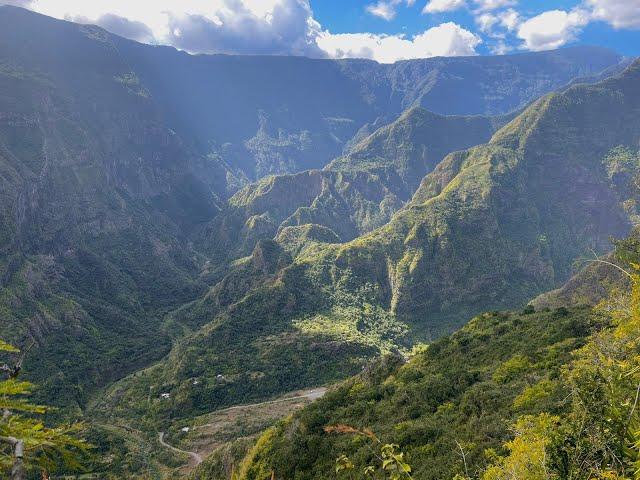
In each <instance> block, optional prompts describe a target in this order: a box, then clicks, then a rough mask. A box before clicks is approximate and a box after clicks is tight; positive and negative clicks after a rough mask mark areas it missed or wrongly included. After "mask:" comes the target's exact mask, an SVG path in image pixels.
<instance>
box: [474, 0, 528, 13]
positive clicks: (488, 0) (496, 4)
mask: <svg viewBox="0 0 640 480" xmlns="http://www.w3.org/2000/svg"><path fill="white" fill-rule="evenodd" d="M474 3H475V4H476V6H477V7H478V10H479V11H481V12H488V11H491V10H498V9H499V8H504V7H511V6H513V5H515V4H517V3H518V2H517V0H474Z"/></svg>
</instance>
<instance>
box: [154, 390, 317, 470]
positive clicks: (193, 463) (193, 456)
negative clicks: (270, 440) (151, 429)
mask: <svg viewBox="0 0 640 480" xmlns="http://www.w3.org/2000/svg"><path fill="white" fill-rule="evenodd" d="M326 391H327V389H326V388H315V389H313V390H308V391H306V392H303V393H302V394H301V395H296V396H294V397H283V398H278V399H276V400H267V401H266V402H259V403H251V404H249V405H235V406H233V407H229V408H223V409H222V410H216V411H215V412H211V414H218V413H225V412H230V411H233V410H241V409H245V408H252V407H259V406H261V405H270V404H273V403H283V402H289V401H291V400H301V399H303V398H304V399H307V400H311V401H314V400H317V399H318V398H321V397H322V396H324V394H325V393H326ZM213 426H215V424H213V423H206V424H204V425H196V426H194V427H193V428H194V429H196V428H205V427H213ZM164 435H165V433H164V432H158V441H159V442H160V445H162V446H163V447H165V448H168V449H169V450H173V451H174V452H177V453H183V454H185V455H188V456H189V467H191V468H195V467H197V466H198V465H200V464H201V463H202V460H203V459H202V456H201V455H200V454H199V453H197V452H189V451H187V450H181V449H179V448H178V447H174V446H173V445H169V444H168V443H167V442H165V440H164Z"/></svg>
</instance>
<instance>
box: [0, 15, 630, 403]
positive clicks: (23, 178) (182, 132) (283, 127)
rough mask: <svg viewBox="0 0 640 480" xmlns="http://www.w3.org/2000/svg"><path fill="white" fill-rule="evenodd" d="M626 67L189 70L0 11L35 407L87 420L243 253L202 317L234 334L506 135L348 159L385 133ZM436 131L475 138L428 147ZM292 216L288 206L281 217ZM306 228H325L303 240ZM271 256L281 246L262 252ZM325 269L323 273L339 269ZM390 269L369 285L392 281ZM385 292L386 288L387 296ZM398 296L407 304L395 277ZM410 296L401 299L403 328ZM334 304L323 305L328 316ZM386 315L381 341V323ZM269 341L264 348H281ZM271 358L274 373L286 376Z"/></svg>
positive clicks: (3, 131) (0, 229)
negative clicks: (276, 289) (39, 401)
mask: <svg viewBox="0 0 640 480" xmlns="http://www.w3.org/2000/svg"><path fill="white" fill-rule="evenodd" d="M619 60H620V59H619V57H618V56H617V55H616V54H614V53H612V52H609V51H606V50H600V49H569V50H562V51H558V52H545V53H540V54H531V55H517V56H511V57H501V58H499V59H489V58H459V59H430V60H424V61H422V60H421V61H410V62H401V63H398V64H396V65H378V64H376V63H375V62H368V61H330V60H311V59H305V58H290V57H282V58H279V57H234V56H224V55H219V56H190V55H187V54H185V53H181V52H178V51H176V50H174V49H171V48H164V47H152V46H146V45H141V44H137V43H135V42H131V41H127V40H124V39H122V38H119V37H117V36H114V35H111V34H109V33H107V32H105V31H104V30H102V29H99V28H96V27H92V26H80V25H76V24H72V23H68V22H62V21H57V20H53V19H50V18H47V17H44V16H41V15H37V14H34V13H31V12H28V11H26V10H22V9H19V8H15V7H8V6H3V7H0V198H1V200H2V203H1V205H0V252H1V255H0V282H1V286H2V290H1V296H0V311H1V312H2V313H3V315H1V316H0V317H1V318H0V326H1V327H2V332H3V336H6V337H7V340H13V341H15V342H16V343H17V344H22V343H24V342H26V341H27V340H26V339H28V338H29V337H34V338H35V339H37V340H38V342H39V354H38V356H37V357H33V358H30V359H28V362H27V365H26V367H27V369H28V370H29V371H30V372H31V375H32V378H33V379H34V380H35V381H36V382H38V383H39V384H41V385H42V386H43V389H42V390H41V392H43V395H44V394H46V393H47V392H48V393H51V392H56V394H55V395H53V396H51V395H49V396H50V397H52V398H56V399H57V401H58V402H59V403H61V404H64V405H80V406H83V405H84V404H85V402H86V401H87V398H88V395H89V394H90V393H91V392H92V390H93V389H94V388H96V387H101V386H104V385H106V384H108V383H109V382H111V381H112V380H114V379H116V378H120V377H122V376H124V375H125V374H127V373H129V372H131V371H133V370H135V369H137V368H138V367H142V366H146V365H148V364H149V363H150V362H151V361H153V360H154V359H157V358H160V357H161V356H163V355H164V354H165V353H166V352H167V351H168V350H169V348H170V340H169V339H170V338H171V336H172V335H174V334H176V332H175V331H174V330H172V329H171V327H173V326H174V325H175V324H174V323H172V322H173V321H174V320H175V318H176V317H174V316H171V315H170V316H169V318H165V314H166V312H168V311H171V310H173V309H175V308H177V307H179V306H180V305H183V304H186V303H189V302H190V301H193V300H195V299H198V298H201V297H202V296H203V295H204V294H205V292H208V288H207V287H208V286H209V285H206V281H207V280H209V279H210V277H207V276H206V274H205V275H201V273H202V272H203V271H204V272H205V273H206V272H208V271H210V270H216V269H218V268H219V266H220V264H221V263H222V262H223V261H224V262H225V264H226V262H227V261H228V260H229V257H230V256H231V258H233V255H235V254H236V253H237V252H240V253H241V254H243V255H244V254H249V253H253V256H252V259H253V260H252V262H251V263H247V261H244V262H239V263H237V264H234V265H233V268H232V271H231V273H230V275H231V276H230V277H229V278H228V279H225V281H226V283H225V281H223V283H221V284H220V285H218V286H216V287H214V288H213V289H212V292H213V293H211V292H210V293H209V294H208V296H205V297H204V298H205V299H207V300H206V301H203V302H204V304H207V301H209V300H212V301H213V300H215V302H214V303H215V305H216V312H221V311H223V310H225V309H230V311H232V312H235V313H234V315H235V314H240V312H241V311H242V307H241V306H240V305H239V304H238V296H239V295H240V296H241V297H240V298H243V297H242V295H244V296H247V295H248V296H249V297H251V295H253V294H255V292H256V291H260V294H261V295H262V294H264V293H265V292H266V291H267V290H268V288H269V286H271V285H272V284H273V283H279V284H280V285H288V283H287V282H290V281H291V278H292V277H291V276H290V274H288V273H283V272H286V271H287V268H288V267H286V265H288V264H290V263H291V262H292V261H293V260H292V258H293V257H295V258H298V257H304V255H306V253H305V252H307V251H308V248H309V246H312V247H314V248H316V247H317V246H318V245H327V243H322V242H334V241H336V240H340V241H345V240H351V239H353V238H354V237H356V236H358V235H360V234H361V233H363V232H368V231H370V230H372V229H374V228H376V227H378V226H380V225H382V224H384V223H385V222H386V221H387V219H389V218H390V217H391V215H392V213H393V212H395V211H396V210H398V208H400V206H401V205H402V203H403V202H404V201H406V200H407V199H408V198H409V197H410V195H411V194H412V193H413V190H414V189H415V187H416V176H417V175H422V174H424V173H426V171H428V170H429V169H431V168H433V166H434V165H435V163H437V161H438V159H439V158H440V157H441V156H443V155H444V154H445V153H446V152H449V151H451V150H453V149H456V148H464V147H467V146H469V144H471V143H473V142H476V141H483V140H484V137H485V136H488V135H489V134H490V132H491V131H492V130H493V127H492V126H491V125H493V124H494V123H495V121H492V120H491V121H490V120H487V119H480V118H474V119H452V118H448V117H447V118H444V117H439V116H437V115H432V114H427V113H425V112H424V111H422V110H412V111H411V112H410V113H407V114H406V115H405V116H404V117H403V118H402V119H401V120H399V123H398V122H395V123H392V124H391V125H390V127H389V128H388V129H387V130H381V131H380V132H379V133H376V134H374V135H373V136H371V137H368V138H367V139H365V140H364V141H363V143H358V142H353V141H352V139H353V138H354V136H356V135H357V134H358V133H359V134H360V135H363V132H365V131H367V129H368V128H372V127H371V125H376V126H377V125H380V123H381V122H382V121H381V120H380V119H381V118H382V119H388V120H386V121H392V120H393V119H394V118H395V117H396V116H397V115H399V114H400V113H401V112H403V111H405V110H406V109H407V108H409V107H412V106H424V107H426V108H429V109H431V110H433V111H435V112H437V113H438V114H440V115H443V114H447V115H448V114H497V113H505V112H508V111H511V110H513V109H517V108H521V107H522V106H524V105H525V104H526V103H528V102H530V101H531V100H533V99H534V98H535V97H536V96H538V95H540V94H543V93H546V92H548V91H550V90H552V89H555V88H558V87H561V86H562V85H564V84H566V83H568V82H570V81H571V80H572V79H574V78H575V77H578V76H584V75H592V74H594V75H595V74H597V73H598V72H600V71H601V70H603V69H605V68H612V67H613V68H615V65H617V63H618V62H619ZM327 86H331V88H328V87H327ZM447 96H448V97H449V101H447V103H445V102H444V101H441V99H444V98H445V97H447ZM418 120H419V121H418ZM438 124H442V125H443V128H444V126H446V129H447V131H449V129H452V131H453V130H455V129H458V130H456V131H465V132H467V131H468V132H469V133H470V136H469V137H465V138H464V139H462V138H459V137H458V136H456V137H455V138H444V137H443V136H442V135H439V134H438V135H436V136H435V138H434V137H429V135H431V134H432V133H429V132H438V131H439V130H437V128H438V127H437V125H438ZM403 125H404V126H403ZM456 125H457V126H456ZM423 127H424V128H423ZM421 129H424V131H425V134H424V135H425V136H424V138H425V140H421V138H422V133H419V132H421V131H422V130H421ZM441 137H442V141H441V142H440V139H441ZM481 137H482V138H481ZM358 138H360V137H358ZM435 140H438V142H440V143H437V142H436V141H435ZM404 141H407V142H409V143H411V145H406V146H405V145H403V144H402V143H401V142H404ZM367 142H370V145H369V144H368V143H367ZM420 142H422V143H420ZM458 142H460V143H458ZM354 143H357V145H356V146H354ZM347 146H348V148H349V151H350V152H352V153H350V154H348V155H346V156H344V157H342V158H341V159H340V160H339V161H336V163H335V164H334V166H332V167H330V168H327V169H326V170H315V171H306V170H307V169H309V168H323V167H325V166H326V165H327V164H328V163H330V161H331V160H333V159H334V158H335V157H338V156H342V155H343V153H344V149H345V147H347ZM430 149H431V150H430ZM366 152H372V154H371V156H368V153H366ZM396 162H399V163H396ZM349 164H352V165H357V167H354V168H351V167H345V165H349ZM301 171H304V172H303V173H300V172H301ZM269 173H278V174H283V173H284V174H295V175H293V176H291V177H286V176H279V177H273V178H268V179H266V180H264V181H262V182H263V183H261V184H260V185H258V186H254V187H251V188H249V189H247V190H241V191H240V192H239V193H237V194H236V196H235V197H233V199H232V200H231V201H228V199H229V197H230V196H231V195H232V194H234V193H235V192H237V191H238V190H239V189H240V188H241V187H243V186H245V185H247V184H248V183H249V182H250V181H254V180H258V181H260V180H261V178H262V177H263V176H264V175H266V174H269ZM578 173H579V172H578ZM576 178H582V177H576ZM585 178H586V177H585ZM425 188H426V187H425ZM279 191H280V192H282V193H281V194H277V195H276V192H279ZM581 191H582V190H581ZM272 192H273V195H272ZM282 198H291V199H292V200H293V201H292V202H291V203H289V204H286V203H285V204H284V205H283V204H282V203H280V202H281V199H282ZM598 198H599V197H598ZM592 201H597V199H595V198H593V199H592ZM254 202H255V204H254ZM594 208H595V207H594ZM234 209H235V210H238V211H239V212H240V213H239V214H238V215H235V214H234V213H233V212H234V211H235V210H234ZM245 209H246V211H247V212H250V214H249V215H248V216H246V215H245ZM222 210H224V212H225V213H224V215H221V214H220V212H221V211H222ZM230 211H231V214H230V215H228V213H229V212H230ZM220 222H221V223H220ZM219 224H222V226H223V228H222V230H217V231H218V232H219V231H222V233H223V234H224V233H226V234H227V235H228V236H229V239H230V241H231V242H232V243H234V242H237V238H241V239H242V241H241V242H238V243H239V246H238V249H237V250H236V249H235V247H236V246H235V245H234V248H233V249H228V250H229V251H228V252H227V253H228V254H229V255H220V254H219V253H220V252H219V251H216V252H214V253H215V255H210V253H211V251H212V250H214V249H213V248H212V247H211V246H210V245H208V244H207V243H206V242H207V241H209V242H211V238H212V237H210V236H209V237H208V236H207V235H206V233H207V232H210V231H211V229H212V228H211V226H212V225H219ZM314 224H318V225H320V227H305V226H307V225H314ZM225 225H229V228H228V229H226V228H225V227H224V226H225ZM298 227H300V228H298ZM393 228H395V227H393ZM287 229H293V230H287ZM214 230H215V229H214ZM237 231H240V232H242V236H241V237H237V236H234V235H236V232H237ZM603 231H604V230H603ZM203 232H204V233H205V234H203ZM276 236H277V238H278V240H279V241H280V242H282V244H278V243H277V242H274V241H272V240H271V239H272V238H276ZM203 239H204V240H203ZM261 240H263V241H264V242H262V243H261V242H260V241H261ZM283 244H286V245H284V246H285V247H287V248H283ZM220 245H225V244H224V242H223V241H220ZM227 245H228V244H227ZM318 248H320V247H318ZM393 248H396V250H397V246H394V247H393ZM351 249H352V246H347V247H345V252H347V251H351ZM323 251H324V250H323ZM328 251H333V250H331V249H330V250H328ZM390 252H391V250H390ZM394 254H395V253H389V255H394ZM332 255H333V253H331V254H329V253H322V254H321V257H319V258H327V259H330V261H331V262H332V263H333V262H334V260H335V259H334V258H333V256H332ZM385 255H386V253H385ZM338 258H340V257H338ZM385 258H386V257H385ZM390 258H391V257H390ZM396 260H397V259H396ZM394 261H395V260H394ZM335 265H338V266H339V265H340V262H337V263H335ZM385 265H386V260H385V261H383V262H382V263H381V264H380V265H376V270H377V271H379V272H383V271H384V272H385V274H388V272H386V270H385V269H386V268H387V267H386V266H385ZM296 268H299V267H298V266H297V265H296ZM314 268H316V267H314ZM235 269H237V270H235ZM296 271H299V272H301V273H304V272H305V271H304V269H300V270H296ZM338 272H339V270H336V274H337V275H338V276H340V275H342V273H338ZM340 272H342V271H341V270H340ZM325 273H326V272H325ZM325 273H323V275H325ZM215 278H219V275H218V277H215ZM305 278H306V277H305ZM305 278H303V279H301V280H302V281H301V283H299V285H297V288H298V291H299V292H300V293H304V295H307V293H305V292H308V291H309V289H311V288H312V287H311V286H310V285H312V283H309V281H308V280H307V279H305ZM336 278H338V277H336ZM362 278H364V277H362ZM385 278H386V280H385V282H386V283H387V284H388V282H389V279H390V278H395V277H393V276H389V275H387V276H386V277H385ZM231 280H233V281H231ZM393 281H394V282H395V283H394V285H398V288H400V286H401V285H403V283H402V281H401V279H400V277H398V278H397V279H394V280H393ZM357 284H358V281H357V282H355V283H354V285H357ZM314 288H315V287H314ZM358 288H360V287H358ZM385 288H387V289H389V287H388V286H386V287H385ZM395 288H396V287H395V286H394V287H393V288H391V289H390V291H391V290H393V289H395ZM261 289H262V290H261ZM405 291H409V290H407V288H405V287H402V288H400V290H399V292H401V293H398V295H396V297H394V298H397V299H398V300H397V302H396V303H397V305H398V308H400V307H399V306H400V305H401V304H402V298H405V297H404V296H403V295H405V293H403V292H405ZM241 292H242V294H241ZM249 297H248V298H249ZM263 300H268V299H266V298H262V300H259V301H256V304H255V307H256V309H257V310H256V311H258V310H259V309H260V308H262V306H263V303H262V301H263ZM271 300H273V301H274V302H276V303H278V305H280V306H279V307H277V308H276V307H274V309H273V311H274V312H278V311H280V309H281V308H283V309H284V310H285V311H287V312H290V313H291V314H293V312H296V311H297V310H296V309H297V308H299V305H300V304H301V302H299V301H297V300H296V296H295V295H288V294H287V295H285V296H284V297H278V296H275V297H273V298H272V299H271ZM308 300H311V297H310V296H309V298H308ZM281 301H282V303H281V304H280V303H279V302H281ZM325 303H326V302H325V299H324V298H323V297H322V296H320V297H318V299H317V304H318V305H320V304H325ZM347 303H349V302H347ZM207 305H208V304H207ZM251 308H253V307H251ZM349 308H351V307H349ZM394 308H395V307H394ZM311 310H312V309H311ZM394 311H395V309H394ZM398 311H400V310H398ZM225 312H226V310H225ZM385 312H387V310H385ZM200 313H201V314H202V315H201V316H198V315H199V314H198V315H195V317H193V318H192V317H189V318H185V319H184V321H185V322H191V325H193V326H194V328H195V327H198V326H201V325H202V324H204V323H207V322H209V321H210V320H211V319H212V317H211V311H210V310H207V308H205V307H203V308H202V309H201V310H200ZM227 313H228V312H227ZM378 313H380V318H381V319H382V320H380V321H381V322H383V321H387V320H389V319H388V318H387V317H386V316H385V315H386V313H385V314H383V313H382V312H378ZM245 314H247V311H245ZM185 317H186V316H185ZM376 318H377V317H376ZM245 320H247V322H248V323H247V329H252V328H253V327H251V326H249V323H250V322H249V321H248V319H247V318H245ZM253 320H255V319H252V321H253ZM263 320H264V319H262V318H260V319H257V321H258V322H261V321H263ZM280 320H284V319H280ZM280 320H279V321H280ZM389 321H391V320H389ZM262 327H264V329H265V330H261V329H260V328H257V329H255V333H256V334H257V333H258V332H261V331H262V333H265V332H266V331H267V330H269V329H270V328H271V327H270V326H269V325H266V324H263V325H262ZM278 328H280V327H278ZM278 328H276V329H275V330H278ZM301 328H302V327H301ZM305 328H306V327H305ZM394 328H395V327H394ZM177 330H179V331H180V329H177ZM379 330H380V329H379ZM229 332H233V328H231V329H230V330H229ZM378 333H379V332H378ZM378 333H376V334H375V335H374V336H375V339H376V340H375V342H378V340H379V339H380V335H378ZM259 336H260V335H258V336H257V337H256V341H258V338H259ZM358 338H361V337H358ZM306 339H307V340H308V342H307V343H304V345H308V346H310V345H315V346H317V345H318V344H320V345H324V344H323V343H322V342H317V341H316V339H315V338H314V336H313V335H308V337H306ZM367 341H369V343H367V344H366V345H365V346H364V347H362V346H361V345H359V344H355V343H354V344H353V345H350V346H349V345H348V346H346V347H345V346H344V345H341V344H332V347H331V351H335V350H336V349H337V350H338V351H343V350H344V351H345V352H351V353H353V354H354V355H356V354H357V355H360V354H361V353H362V352H365V353H367V354H368V353H370V352H371V351H373V350H374V348H373V347H372V346H371V345H372V344H373V343H375V342H373V343H372V341H370V339H368V340H367ZM385 341H386V340H385ZM230 343H231V342H230ZM336 345H337V346H336ZM385 345H386V344H385ZM257 348H261V347H257ZM309 348H312V347H309ZM313 348H315V349H316V350H314V351H315V352H318V353H317V360H318V361H317V363H316V364H315V366H314V365H313V362H312V363H311V364H310V365H309V366H308V369H309V375H311V374H312V373H313V371H315V370H317V368H319V367H318V366H319V365H323V362H324V361H325V360H326V356H324V353H323V352H325V351H323V350H322V349H321V348H319V349H318V348H316V347H313ZM354 352H355V353H354ZM325 353H326V352H325ZM274 355H275V354H274ZM276 356H277V355H276ZM69 358H73V359H74V361H73V362H69V360H68V359H69ZM265 358H266V359H265V360H264V362H265V363H264V365H267V364H268V362H269V361H270V360H273V361H274V362H275V363H274V364H277V363H278V361H279V360H277V359H276V358H275V357H268V356H267V357H265ZM294 367H295V365H293V364H292V365H291V368H292V369H294V370H295V368H294ZM265 368H266V367H265ZM305 368H307V367H305ZM352 368H353V364H351V365H347V366H345V367H344V368H342V369H340V373H341V374H344V373H345V372H348V371H350V370H351V369H352ZM52 372H56V373H58V372H60V375H59V376H55V375H53V374H52ZM292 372H293V370H292ZM292 374H293V375H295V372H293V373H292ZM332 375H333V374H332V373H331V372H328V373H327V378H329V377H331V376H332ZM278 385H279V384H278V382H276V381H274V382H273V389H277V388H280V387H279V386H278ZM172 398H173V397H172ZM48 403H51V402H48Z"/></svg>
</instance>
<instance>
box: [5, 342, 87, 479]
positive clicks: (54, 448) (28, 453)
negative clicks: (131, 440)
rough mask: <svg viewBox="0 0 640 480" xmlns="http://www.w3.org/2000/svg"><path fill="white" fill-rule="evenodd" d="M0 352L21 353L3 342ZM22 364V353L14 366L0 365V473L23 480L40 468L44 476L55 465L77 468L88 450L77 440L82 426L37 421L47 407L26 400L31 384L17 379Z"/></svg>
mask: <svg viewBox="0 0 640 480" xmlns="http://www.w3.org/2000/svg"><path fill="white" fill-rule="evenodd" d="M0 352H1V353H3V354H4V355H5V356H10V357H15V356H17V355H19V354H20V351H19V350H18V349H17V348H15V347H13V346H12V345H9V344H8V343H6V342H4V341H2V340H0ZM23 361H24V354H22V355H20V356H19V358H18V360H17V361H16V362H15V363H13V364H11V362H9V363H2V364H0V373H1V374H2V375H3V376H4V378H3V379H2V380H0V412H2V417H1V419H0V472H1V471H3V470H4V471H6V472H10V478H11V480H23V479H25V478H26V475H27V471H29V470H34V469H40V470H41V471H42V472H43V473H44V472H47V471H49V470H51V469H52V468H56V467H58V466H64V467H67V468H74V469H78V468H80V467H81V459H82V458H84V457H85V456H86V455H87V452H88V449H89V448H90V446H89V444H87V443H86V442H85V441H84V440H83V439H81V438H80V437H79V435H80V434H81V431H82V429H83V425H82V424H79V423H74V424H67V425H61V426H58V427H55V428H47V427H45V426H44V424H43V423H42V422H41V421H39V420H38V418H37V417H38V415H42V414H44V413H45V412H46V411H47V407H45V406H42V405H34V404H32V403H30V402H29V401H28V399H27V398H26V396H27V395H29V394H30V393H31V391H32V389H33V385H32V384H31V383H29V382H24V381H20V380H18V376H19V374H20V371H21V369H22V363H23ZM43 476H44V475H43Z"/></svg>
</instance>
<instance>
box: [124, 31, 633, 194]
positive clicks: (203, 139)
mask: <svg viewBox="0 0 640 480" xmlns="http://www.w3.org/2000/svg"><path fill="white" fill-rule="evenodd" d="M114 42H115V44H116V45H117V48H118V50H119V51H120V52H121V54H122V55H123V56H125V57H126V58H127V61H128V62H129V64H130V65H131V66H132V69H133V70H134V71H136V73H137V74H138V75H139V77H140V78H141V80H142V82H143V83H144V84H145V86H146V88H148V89H149V92H150V94H151V95H152V96H153V97H154V98H155V99H156V100H157V102H158V104H159V105H160V108H161V109H162V111H163V112H165V116H166V118H167V119H168V122H169V124H170V126H171V128H173V129H174V130H176V131H177V132H179V133H181V134H182V135H183V136H185V137H189V138H192V139H193V143H194V144H195V145H197V146H198V148H199V151H200V152H201V153H203V154H205V155H207V156H209V157H210V158H215V159H219V160H221V161H222V162H223V163H225V164H226V165H229V166H230V167H231V168H232V170H233V171H234V173H235V175H236V177H238V178H239V179H244V180H245V181H254V180H258V179H260V178H261V177H264V176H266V175H270V174H282V173H294V172H299V171H302V170H308V169H314V168H322V167H324V166H325V165H326V164H328V163H329V162H330V161H331V160H332V159H334V158H335V157H337V156H339V155H341V154H342V152H343V150H344V149H345V147H347V146H348V145H349V143H350V141H351V139H352V138H353V137H354V136H356V135H357V134H358V132H359V131H360V130H361V129H362V128H363V127H366V126H367V125H369V124H372V123H375V122H376V121H380V119H391V120H392V119H394V118H395V117H397V116H398V115H400V114H401V113H402V112H403V111H405V110H406V109H408V108H410V107H412V106H422V107H424V108H426V109H427V110H430V111H433V112H434V113H438V114H442V115H500V114H505V113H509V112H512V111H514V110H518V109H520V108H522V107H524V106H525V105H526V104H528V103H529V102H531V101H532V100H534V99H536V98H538V97H539V96H540V95H543V94H545V93H548V92H550V91H552V90H555V89H557V88H559V87H561V86H563V85H565V84H567V83H569V82H570V81H572V80H573V79H575V78H577V77H586V76H589V75H595V74H597V73H599V72H601V71H602V70H605V69H607V68H612V67H614V66H615V65H617V64H618V63H619V62H620V61H621V60H622V59H621V58H620V57H619V56H618V55H616V54H615V53H613V52H611V51H608V50H605V49H600V48H593V47H588V48H576V49H566V50H559V51H556V52H544V53H536V54H523V55H513V56H505V57H467V58H435V59H425V60H410V61H405V62H399V63H396V64H393V65H382V64H378V63H376V62H373V61H368V60H340V61H333V60H313V59H308V58H294V57H268V56H267V57H265V56H262V57H255V56H226V55H211V56H207V55H198V56H195V57H194V56H189V55H186V54H184V53H180V52H176V51H175V50H174V49H172V48H163V47H156V48H151V47H148V46H144V45H140V44H136V43H134V42H129V41H126V40H122V39H119V38H117V39H116V40H114ZM239 79H241V80H240V81H239Z"/></svg>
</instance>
